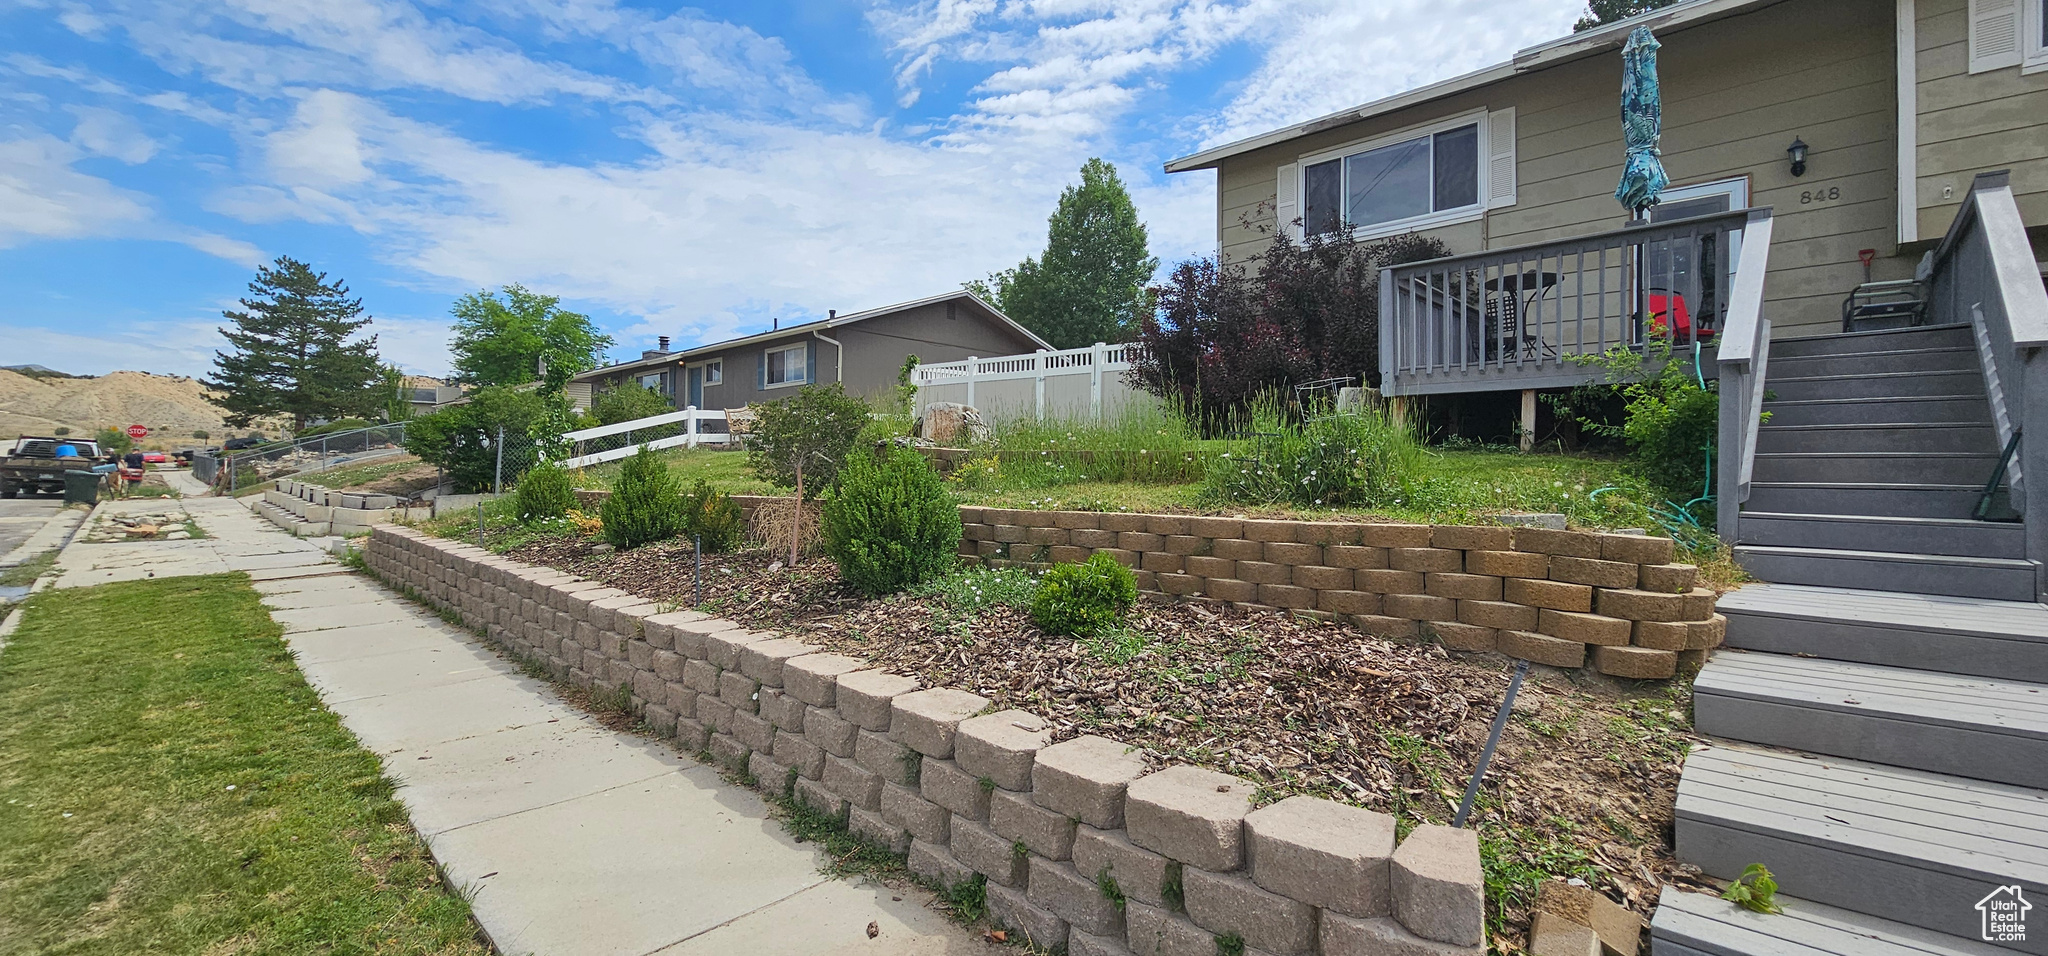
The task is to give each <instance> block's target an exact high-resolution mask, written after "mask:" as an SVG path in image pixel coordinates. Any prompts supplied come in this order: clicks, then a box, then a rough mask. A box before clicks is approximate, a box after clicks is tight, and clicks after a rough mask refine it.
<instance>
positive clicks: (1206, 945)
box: [1124, 902, 1250, 956]
mask: <svg viewBox="0 0 2048 956" xmlns="http://www.w3.org/2000/svg"><path fill="white" fill-rule="evenodd" d="M1124 939H1125V940H1126V941H1127V942H1128V943H1129V944H1130V948H1131V952H1132V953H1133V954H1135V956H1216V954H1217V952H1218V947H1217V945H1216V934H1214V933H1211V932H1209V931H1208V930H1205V929H1203V928H1201V927H1199V926H1196V925H1195V924H1194V923H1191V922H1189V921H1188V919H1187V917H1184V916H1181V915H1179V914H1177V913H1173V912H1170V911H1168V910H1165V909H1161V908H1160V907H1157V906H1150V905H1147V904H1145V903H1135V902H1131V903H1126V904H1125V906H1124ZM1246 952H1247V953H1248V954H1249V953H1250V950H1246Z"/></svg>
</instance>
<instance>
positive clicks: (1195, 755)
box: [508, 539, 1709, 953]
mask: <svg viewBox="0 0 2048 956" xmlns="http://www.w3.org/2000/svg"><path fill="white" fill-rule="evenodd" d="M508 556H509V557H512V558H515V559H518V560H522V561H528V562H532V563H536V564H545V565H549V566H551V567H556V568H560V569H562V570H565V571H569V572H571V573H574V574H578V575H582V576H584V577H587V578H591V579H593V580H597V581H602V582H604V583H606V584H610V585H612V586H614V587H618V588H621V589H623V590H625V591H628V592H631V593H633V594H637V595H641V596H643V597H646V598H648V599H650V600H656V601H667V602H674V603H677V604H679V605H682V606H691V605H693V604H695V603H696V600H695V590H694V586H693V580H692V563H693V560H694V556H693V555H692V553H691V551H690V549H689V548H688V546H687V545H680V544H678V545H674V546H671V545H650V546H647V547H643V548H639V549H636V550H633V551H629V552H623V553H604V554H593V553H592V551H591V546H590V543H589V542H588V541H585V540H578V539H546V540H542V541H539V542H533V543H528V544H526V545H522V546H520V547H518V548H515V549H513V550H512V551H510V552H509V553H508ZM783 557H786V555H782V556H778V555H776V554H774V553H771V552H770V551H768V550H765V549H763V550H754V551H747V552H742V553H739V554H729V555H709V554H707V555H705V556H704V578H705V583H704V600H703V603H702V605H701V606H702V607H703V608H704V609H705V610H707V611H710V612H712V613H716V614H719V615H721V616H724V617H727V618H730V619H733V620H737V621H740V622H741V623H744V624H746V625H747V626H749V627H754V628H757V629H761V630H767V631H775V632H780V633H784V634H787V635H789V636H792V637H798V638H801V639H803V640H805V641H808V642H811V643H814V644H819V645H823V646H826V647H829V648H832V649H833V650H836V651H839V652H841V653H846V654H850V655H854V656H858V657H862V658H865V659H866V660H868V661H869V662H871V663H873V664H875V665H876V666H879V667H883V668H886V669H888V670H891V671H895V672H898V673H905V674H913V675H916V676H918V677H920V678H922V679H923V680H924V681H925V683H926V684H927V685H931V686H947V687H955V688H960V689H964V690H970V691H973V692H974V693H977V694H980V695H982V696H984V697H988V698H989V699H991V700H993V701H995V702H996V703H997V704H998V705H1000V706H1003V707H1015V708H1019V709H1023V710H1029V711H1031V712H1033V713H1037V714H1040V715H1042V716H1044V717H1046V718H1048V719H1050V720H1051V721H1053V722H1054V724H1055V725H1056V727H1057V728H1058V735H1059V736H1060V737H1061V738H1062V739H1064V738H1065V737H1070V736H1074V735H1077V734H1081V733H1098V734H1102V735H1103V736H1107V737H1112V738H1115V739H1118V740H1122V741H1126V742H1129V743H1134V744H1141V745H1143V746H1145V747H1147V748H1150V749H1151V750H1152V751H1153V752H1154V754H1155V755H1156V756H1157V757H1159V758H1161V759H1174V760H1186V761H1191V762H1196V763H1201V764H1204V765H1207V766H1212V767H1216V768H1218V769H1221V770H1225V771H1227V772H1230V773H1235V774H1239V775H1241V776H1245V777H1249V778H1253V779H1257V780H1260V781H1262V782H1263V783H1264V784H1265V786H1266V790H1265V794H1264V795H1265V796H1266V797H1268V798H1277V797H1280V796H1284V795H1287V794H1293V793H1309V794H1315V795H1318V796H1324V797H1329V798H1331V799H1336V800H1342V801H1344V802H1347V803H1352V804H1355V805H1358V806H1363V807H1368V808H1371V809H1375V810H1380V811H1384V812H1388V813H1393V814H1396V815H1397V816H1399V817H1400V818H1401V819H1402V820H1403V821H1404V822H1420V821H1430V822H1439V823H1447V822H1449V821H1450V819H1451V817H1452V815H1453V814H1454V813H1455V811H1456V808H1457V804H1458V801H1459V798H1460V797H1461V796H1462V795H1463V791H1464V788H1465V785H1466V782H1467V780H1468V779H1469V776H1470V774H1471V772H1472V770H1473V768H1474V767H1475V766H1476V764H1477V762H1478V759H1479V754H1480V751H1481V749H1482V748H1483V747H1484V745H1485V743H1486V737H1487V733H1488V731H1489V729H1490V724H1491V722H1492V720H1493V718H1494V715H1495V713H1496V712H1497V711H1498V709H1499V706H1500V702H1501V700H1502V698H1503V696H1504V695H1505V693H1506V689H1507V685H1508V681H1509V677H1510V675H1511V673H1512V671H1513V667H1512V664H1511V663H1510V662H1508V661H1506V660H1505V659H1503V658H1500V657H1498V656H1495V655H1490V654H1475V655H1465V654H1455V655H1454V654H1451V653H1448V652H1446V651H1445V650H1444V649H1443V648H1442V647H1440V646H1437V645H1435V644H1425V643H1413V642H1400V641H1390V640H1385V639H1381V638H1377V637H1373V636H1371V635H1368V634H1365V633H1363V632H1361V631H1359V630H1357V629H1355V628H1353V627H1350V626H1348V625H1339V624H1331V623H1325V622H1320V621H1314V620H1308V619H1303V618H1296V617H1290V616H1285V615H1281V614H1277V613H1271V612H1256V611H1254V612H1247V611H1241V610H1236V609H1232V608H1226V607H1222V606H1218V605H1212V604H1204V603H1194V602H1168V601H1146V602H1141V604H1140V606H1139V609H1138V610H1137V612H1135V614H1134V615H1133V620H1132V622H1131V627H1130V629H1129V631H1128V632H1126V633H1125V634H1122V635H1116V636H1110V637H1102V638H1090V639H1074V638H1068V637H1052V636H1048V635H1046V634H1044V633H1042V632H1040V631H1039V630H1038V629H1037V628H1035V627H1034V626H1032V624H1031V621H1030V617H1029V615H1028V613H1026V612H1025V611H1024V610H1021V609H1019V608H1015V607H1011V606H1008V605H1003V604H992V605H988V606H983V607H978V608H976V607H973V606H971V601H969V602H964V603H963V602H961V601H959V600H957V599H956V600H948V598H947V596H946V595H945V594H941V593H934V594H928V595H896V596H892V597H887V598H881V599H867V598H863V597H861V596H860V595H858V594H856V593H854V592H852V591H851V590H849V589H847V588H845V587H843V586H842V585H841V584H840V583H839V581H838V578H837V573H836V569H835V568H834V567H833V566H832V564H831V563H830V562H829V561H825V560H822V559H816V558H812V559H806V560H805V561H803V562H801V563H800V564H799V565H798V566H797V567H795V568H794V569H791V568H786V567H783V566H782V560H781V558H783ZM1539 670H1541V669H1539ZM1690 708H1691V694H1690V692H1689V690H1688V689H1687V688H1686V687H1685V686H1684V685H1683V684H1679V685H1673V684H1669V683H1645V684H1643V685H1641V686H1622V685H1616V684H1612V683H1608V682H1605V681H1604V680H1602V681H1594V680H1591V679H1588V678H1585V677H1583V676H1582V675H1579V674H1576V673H1569V674H1568V673H1564V672H1558V671H1549V670H1541V672H1532V673H1531V675H1530V678H1529V680H1528V681H1527V683H1525V684H1524V686H1523V689H1522V691H1521V695H1520V698H1519V699H1518V700H1517V702H1516V705H1515V719H1513V720H1511V721H1510V722H1509V724H1508V728H1507V731H1506V733H1505V735H1504V736H1503V738H1502V740H1501V744H1500V747H1499V751H1498V753H1497V754H1496V755H1495V757H1494V762H1493V765H1492V768H1491V769H1490V770H1489V772H1488V773H1487V776H1486V781H1485V784H1484V786H1483V787H1482V790H1481V798H1480V805H1479V807H1477V808H1476V809H1475V811H1474V819H1475V820H1476V821H1477V822H1478V825H1479V827H1480V830H1481V835H1482V840H1483V842H1484V845H1485V847H1486V850H1487V858H1488V866H1489V868H1490V870H1491V871H1492V872H1491V873H1490V874H1489V875H1490V877H1494V878H1496V880H1497V881H1498V882H1497V884H1496V886H1495V887H1494V889H1495V891H1496V892H1495V893H1494V897H1493V898H1494V900H1495V903H1496V905H1498V906H1499V907H1500V912H1499V914H1498V915H1499V917H1500V919H1499V922H1498V929H1497V931H1496V933H1495V938H1494V948H1495V950H1496V951H1498V952H1503V953H1512V952H1519V951H1521V949H1522V947H1523V945H1524V933H1525V932H1526V927H1527V925H1528V922H1527V921H1528V917H1529V912H1528V905H1529V903H1530V902H1531V900H1532V899H1533V895H1534V890H1535V882H1534V881H1535V880H1537V879H1540V878H1542V877H1543V876H1545V875H1551V876H1578V877H1582V878H1585V879H1587V880H1588V881H1589V882H1592V883H1593V884H1594V885H1596V886H1598V887H1600V888H1601V889H1603V890H1605V891H1606V892H1607V893H1608V894H1609V895H1610V896H1612V897H1614V898H1617V899H1619V900H1621V901H1623V902H1624V903H1626V904H1627V905H1629V906H1630V907H1632V908H1633V909H1635V910H1636V911H1637V912H1638V913H1641V914H1643V915H1644V916H1645V917H1647V916H1648V915H1649V914H1650V912H1651V911H1652V910H1653V909H1654V908H1655V906H1656V897H1657V892H1658V889H1659V887H1661V886H1662V885H1663V884H1665V883H1673V882H1676V883H1680V884H1685V885H1690V886H1695V887H1704V886H1707V885H1709V884H1707V883H1705V882H1703V881H1702V880H1701V878H1700V877H1699V875H1698V873H1697V871H1696V870H1693V869H1692V868H1690V867H1686V866H1683V865H1681V864H1678V863H1677V862H1676V861H1675V860H1674V859H1673V857H1672V850H1671V843H1670V841H1671V827H1672V805H1673V801H1674V799H1675V794H1676V791H1677V787H1678V776H1679V770H1680V767H1681V763H1682V760H1683V757H1684V754H1685V753H1686V751H1687V749H1688V748H1689V747H1690V745H1692V744H1693V743H1695V742H1698V741H1700V740H1701V738H1699V737H1698V736H1696V735H1695V734H1694V733H1693V732H1692V729H1691V722H1690V716H1689V715H1690ZM1500 884H1506V885H1507V886H1508V888H1507V889H1506V890H1505V892H1503V891H1501V885H1500Z"/></svg>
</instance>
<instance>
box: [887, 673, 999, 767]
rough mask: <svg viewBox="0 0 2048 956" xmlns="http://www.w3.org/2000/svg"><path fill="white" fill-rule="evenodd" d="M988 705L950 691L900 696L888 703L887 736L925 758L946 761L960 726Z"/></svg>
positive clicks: (973, 696) (978, 698)
mask: <svg viewBox="0 0 2048 956" xmlns="http://www.w3.org/2000/svg"><path fill="white" fill-rule="evenodd" d="M988 705H989V699H988V698H986V697H982V696H980V695H978V694H970V693H967V692H966V691H960V690H953V689H952V688H949V687H934V688H932V689H930V690H920V691H912V692H910V693H907V694H902V695H899V696H897V697H894V698H892V699H891V700H890V701H889V708H890V718H889V736H891V737H893V738H895V739H896V741H897V742H899V743H901V744H903V745H904V746H906V747H909V748H910V749H912V750H915V751H917V752H918V753H921V754H924V755H925V756H927V757H937V758H939V759H940V760H945V759H949V758H951V757H952V756H953V737H954V735H955V734H956V733H957V732H958V731H959V728H960V722H961V721H963V720H966V719H968V718H970V717H973V716H974V715H976V714H979V713H981V712H982V711H984V710H987V709H988Z"/></svg>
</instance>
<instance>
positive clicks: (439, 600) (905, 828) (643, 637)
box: [365, 527, 1485, 956]
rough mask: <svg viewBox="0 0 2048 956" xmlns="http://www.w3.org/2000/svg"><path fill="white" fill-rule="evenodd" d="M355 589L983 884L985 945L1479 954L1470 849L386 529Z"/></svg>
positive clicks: (1089, 951)
mask: <svg viewBox="0 0 2048 956" xmlns="http://www.w3.org/2000/svg"><path fill="white" fill-rule="evenodd" d="M365 556H366V558H367V559H368V562H369V566H370V567H371V569H372V570H374V571H375V572H376V573H377V574H379V575H382V576H383V577H385V578H386V579H388V580H390V581H392V582H394V583H398V584H403V585H406V586H409V587H411V588H413V589H414V590H415V591H416V592H418V593H420V594H421V595H423V596H424V597H426V598H427V599H428V600H430V601H432V602H433V603H435V604H437V605H440V606H441V607H444V608H447V609H449V610H452V611H454V612H455V613H457V614H459V615H461V617H462V619H463V620H464V621H466V622H469V623H470V624H471V625H473V626H476V627H479V628H482V629H483V630H484V631H485V633H486V634H487V635H488V637H489V639H490V640H492V641H494V642H496V643H498V644H500V645H501V646H503V647H505V648H506V649H508V650H509V651H511V652H512V653H514V654H516V655H519V656H523V657H526V658H528V659H530V660H535V661H539V662H541V663H542V664H543V665H544V666H546V667H547V668H548V669H550V670H551V671H553V672H554V673H555V674H556V675H557V676H558V677H561V678H565V679H568V680H571V681H573V682H575V683H577V684H578V685H581V686H584V687H589V688H593V689H600V690H610V691H617V690H619V689H624V690H625V691H627V692H628V693H629V694H630V695H631V696H630V699H631V706H632V707H633V709H634V710H635V711H636V712H637V713H639V714H640V715H641V716H642V717H643V718H644V719H645V720H646V722H647V724H648V725H649V726H651V727H653V728H654V729H655V731H656V732H657V733H661V734H663V735H673V736H674V737H675V738H676V739H677V741H678V744H679V746H681V747H682V748H683V749H684V750H686V751H691V752H697V751H709V752H710V753H711V754H712V755H713V756H714V757H715V758H716V759H717V760H719V761H720V762H721V763H723V764H725V765H727V766H728V767H730V768H732V769H735V770H740V771H743V772H746V773H748V774H751V775H752V777H753V778H754V779H755V780H756V781H757V782H758V785H759V786H760V788H761V789H763V790H767V791H770V792H778V793H787V794H789V795H791V796H792V797H794V798H795V799H796V800H798V801H801V802H802V803H804V804H806V805H808V806H811V807H813V808H815V809H817V810H820V811H822V812H824V813H827V814H832V815H836V816H840V817H841V818H843V819H844V820H845V821H846V823H847V825H848V827H849V828H850V829H851V830H852V831H853V832H854V833H855V834H857V835H859V836H860V837H862V838H863V839H866V840H868V841H870V842H872V843H875V844H877V845H881V846H884V847H887V848H889V849H891V850H893V851H895V852H898V853H904V854H907V855H908V858H909V865H910V867H911V869H912V870H913V871H914V872H916V873H918V874H919V875H921V876H924V877H926V878H929V879H931V880H934V881H936V882H938V883H940V884H941V885H943V886H947V887H954V886H958V885H960V884H962V883H967V882H972V881H975V880H976V879H977V878H980V879H982V880H985V883H986V894H987V897H986V898H987V903H988V909H989V913H990V915H991V917H992V918H993V919H994V920H995V921H996V922H998V923H1000V924H1002V925H1004V926H1006V927H1008V928H1009V929H1011V930H1012V931H1014V932H1016V933H1020V934H1023V935H1025V936H1028V937H1029V939H1030V940H1031V941H1032V942H1033V943H1035V944H1037V945H1039V946H1042V947H1047V948H1052V947H1059V946H1064V947H1065V948H1066V951H1067V952H1068V953H1069V954H1072V956H1128V954H1142V956H1213V954H1215V953H1217V952H1223V951H1226V950H1228V949H1230V948H1231V947H1232V946H1233V945H1234V944H1237V943H1241V944H1242V951H1243V952H1244V953H1246V954H1250V956H1259V954H1274V956H1293V954H1322V956H1390V954H1422V956H1428V954H1468V956H1477V954H1480V953H1483V952H1484V951H1485V943H1484V899H1483V890H1482V886H1483V884H1482V881H1481V872H1480V862H1479V848H1478V842H1477V839H1476V837H1475V836H1474V834H1473V833H1472V831H1469V830H1454V829H1451V828H1448V827H1441V826H1430V825H1425V826H1420V827H1417V828H1415V829H1414V830H1413V831H1411V832H1410V834H1409V835H1408V838H1407V839H1405V840H1401V841H1400V842H1399V843H1398V845H1397V844H1396V840H1395V826H1394V819H1393V818H1392V817H1390V816H1387V815H1385V814H1380V813H1374V812H1372V811H1368V810H1363V809H1360V808H1357V807H1352V806H1348V805H1344V804H1339V803H1335V802H1331V801H1327V800H1320V799H1316V798H1312V797H1299V796H1297V797H1290V798H1288V799H1285V800H1281V801H1279V802H1277V803H1272V804H1269V805H1265V806H1259V805H1258V804H1257V802H1256V801H1255V792H1256V789H1257V787H1256V785H1255V784H1254V783H1252V782H1251V781H1247V780H1242V779H1239V778H1236V777H1232V776H1228V775H1226V774H1221V773H1216V772H1214V771H1209V770H1203V769H1200V768H1196V767H1189V766H1172V767H1166V768H1164V769H1158V770H1152V769H1151V768H1150V767H1149V765H1148V763H1147V762H1146V761H1145V760H1144V759H1143V758H1142V756H1141V755H1140V754H1139V753H1137V752H1136V751H1134V750H1132V749H1131V748H1128V747H1126V746H1125V745H1123V744H1121V743H1118V742H1115V741H1112V740H1107V739H1104V738H1100V737H1094V736H1080V737H1074V738H1072V739H1068V740H1063V741H1060V742H1057V743H1055V742H1053V733H1052V729H1051V727H1050V725H1049V724H1048V723H1047V722H1045V721H1044V720H1042V719H1040V718H1039V717H1038V716H1036V715H1033V714H1030V713H1027V712H1025V711H1020V710H1003V711H996V710H994V708H993V705H992V704H991V703H990V701H988V700H987V699H985V698H982V697H979V696H976V695H974V694H969V693H966V692H962V691H956V690H950V689H946V688H924V687H922V686H921V685H920V684H919V682H918V681H917V680H916V679H915V678H910V677H902V676H898V675H893V674H887V673H884V672H881V671H877V670H869V669H865V668H864V666H863V664H862V662H861V661H860V660H858V659H855V658H851V657H846V656H842V655H839V654H832V653H826V652H824V651H823V650H822V649H821V648H817V647H814V646H811V645H807V644H803V643H801V642H798V641H795V640H790V639H787V638H777V637H773V636H771V635H767V634H762V633H758V632H754V631H749V630H746V629H744V628H741V627H739V626H738V625H736V624H734V623H732V622H730V621H725V620H721V619H718V618H714V617H710V616H707V615H704V614H700V613H698V612H695V611H667V612H664V611H663V609H662V608H661V607H660V606H657V605H654V604H650V603H646V602H643V601H641V600H640V599H638V598H636V597H634V596H632V595H630V594H627V593H625V592H623V591H620V590H618V589H615V588H610V587H606V586H603V585H600V584H598V583H596V582H593V581H587V580H583V579H580V578H577V577H575V576H572V575H569V574H565V573H562V572H559V571H556V570H553V569H551V568H545V567H534V566H531V565H526V564H522V563H520V562H517V561H513V560H510V559H507V558H502V557H498V556H495V555H492V554H490V553H489V552H486V551H484V550H482V549H479V548H475V547H471V546H467V545H463V544H460V543H458V542H454V541H449V540H445V539H439V538H432V537H429V536H426V535H423V534H421V533H419V532H416V531H412V530H410V529H406V528H396V527H381V528H378V529H377V530H376V532H375V533H374V534H373V535H372V536H371V538H370V540H369V545H368V548H367V550H366V552H365Z"/></svg>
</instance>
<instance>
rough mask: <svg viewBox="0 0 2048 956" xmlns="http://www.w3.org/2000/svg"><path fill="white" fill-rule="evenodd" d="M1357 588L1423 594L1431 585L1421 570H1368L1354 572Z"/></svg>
mask: <svg viewBox="0 0 2048 956" xmlns="http://www.w3.org/2000/svg"><path fill="white" fill-rule="evenodd" d="M1351 576H1352V578H1353V579H1354V580H1355V581H1356V583H1355V584H1354V585H1353V587H1355V588H1356V589H1357V590H1360V591H1370V592H1372V593H1374V594H1421V593H1423V592H1424V591H1425V590H1427V589H1428V587H1429V578H1428V577H1427V576H1426V575H1424V574H1423V573H1422V572H1420V571H1394V570H1384V571H1376V570H1366V569H1361V570H1358V571H1354V572H1352V575H1351Z"/></svg>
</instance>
